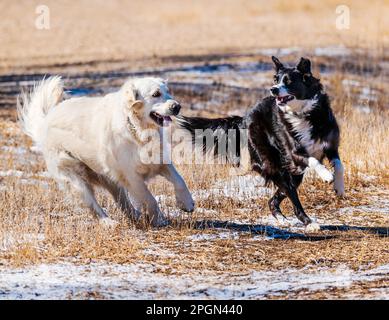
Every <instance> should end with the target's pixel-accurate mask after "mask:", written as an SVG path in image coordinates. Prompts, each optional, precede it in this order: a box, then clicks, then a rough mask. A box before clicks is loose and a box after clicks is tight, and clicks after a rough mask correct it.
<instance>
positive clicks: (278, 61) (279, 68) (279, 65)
mask: <svg viewBox="0 0 389 320" xmlns="http://www.w3.org/2000/svg"><path fill="white" fill-rule="evenodd" d="M271 59H272V60H273V62H274V65H275V67H276V71H277V72H278V71H279V70H281V69H284V65H283V64H282V63H281V61H280V60H278V58H277V57H275V56H272V57H271Z"/></svg>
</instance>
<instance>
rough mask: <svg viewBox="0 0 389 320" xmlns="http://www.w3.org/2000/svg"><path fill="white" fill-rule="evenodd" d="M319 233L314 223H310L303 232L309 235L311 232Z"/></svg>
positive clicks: (317, 225)
mask: <svg viewBox="0 0 389 320" xmlns="http://www.w3.org/2000/svg"><path fill="white" fill-rule="evenodd" d="M318 231H320V225H319V224H318V223H316V222H311V223H310V224H308V225H307V226H306V227H305V232H307V233H311V232H318Z"/></svg>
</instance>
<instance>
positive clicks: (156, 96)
mask: <svg viewBox="0 0 389 320" xmlns="http://www.w3.org/2000/svg"><path fill="white" fill-rule="evenodd" d="M160 96H161V91H155V92H154V93H153V97H154V98H159V97H160Z"/></svg>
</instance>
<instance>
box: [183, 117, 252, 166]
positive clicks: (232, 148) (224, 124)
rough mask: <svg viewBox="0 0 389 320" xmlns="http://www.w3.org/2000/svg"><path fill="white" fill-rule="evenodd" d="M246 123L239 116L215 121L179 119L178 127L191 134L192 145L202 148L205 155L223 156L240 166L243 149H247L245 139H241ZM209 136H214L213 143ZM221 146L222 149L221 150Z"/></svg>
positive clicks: (191, 118) (196, 118)
mask: <svg viewBox="0 0 389 320" xmlns="http://www.w3.org/2000/svg"><path fill="white" fill-rule="evenodd" d="M244 122H245V121H244V118H243V117H239V116H231V117H226V118H215V119H208V118H201V117H185V116H178V117H177V124H178V126H179V127H180V128H182V129H185V130H187V131H189V132H190V134H191V136H192V143H193V144H194V145H195V146H196V147H200V148H202V150H203V151H204V153H207V152H212V151H213V153H214V156H215V157H220V156H221V157H223V158H225V159H226V161H227V162H229V163H233V164H239V159H240V156H241V148H244V147H246V148H247V146H244V145H242V144H244V141H245V139H241V136H242V134H243V133H242V131H241V129H245V124H244ZM209 135H212V140H213V142H212V143H209V140H208V139H207V136H208V137H209ZM242 138H243V137H242ZM246 140H247V139H246ZM220 146H222V147H221V148H219V147H220ZM222 150H223V151H222ZM224 151H225V152H224ZM221 152H223V153H221Z"/></svg>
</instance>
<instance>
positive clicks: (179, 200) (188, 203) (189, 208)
mask: <svg viewBox="0 0 389 320" xmlns="http://www.w3.org/2000/svg"><path fill="white" fill-rule="evenodd" d="M176 204H177V206H178V207H179V208H180V209H181V210H183V211H186V212H193V211H194V209H195V202H194V200H193V199H192V196H191V195H190V193H187V194H185V196H183V197H182V196H181V197H176Z"/></svg>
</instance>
